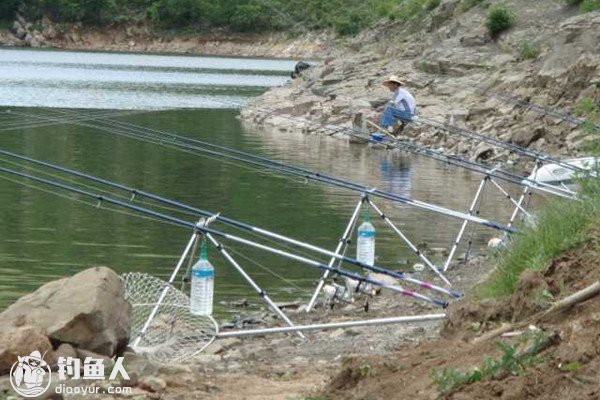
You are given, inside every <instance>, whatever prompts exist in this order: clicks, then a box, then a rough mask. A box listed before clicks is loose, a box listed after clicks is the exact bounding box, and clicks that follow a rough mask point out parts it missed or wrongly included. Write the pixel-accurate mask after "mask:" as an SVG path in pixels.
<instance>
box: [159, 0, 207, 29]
mask: <svg viewBox="0 0 600 400" xmlns="http://www.w3.org/2000/svg"><path fill="white" fill-rule="evenodd" d="M148 14H149V16H150V19H151V20H152V21H153V22H154V23H156V24H158V25H160V26H162V27H165V28H181V27H187V26H190V25H192V24H195V23H199V19H200V16H201V13H200V7H199V3H198V2H197V1H195V0H158V1H155V2H154V3H153V4H152V6H150V8H149V10H148Z"/></svg>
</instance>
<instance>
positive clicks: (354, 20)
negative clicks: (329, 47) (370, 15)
mask: <svg viewBox="0 0 600 400" xmlns="http://www.w3.org/2000/svg"><path fill="white" fill-rule="evenodd" d="M366 25H367V23H366V21H365V19H364V18H363V17H362V16H361V15H360V14H359V13H358V12H352V13H350V15H348V16H344V17H339V18H338V19H336V20H334V22H333V29H334V30H335V32H336V33H337V34H338V35H340V36H352V35H356V34H357V33H358V32H360V31H361V30H362V29H363V28H365V27H366Z"/></svg>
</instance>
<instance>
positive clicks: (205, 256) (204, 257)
mask: <svg viewBox="0 0 600 400" xmlns="http://www.w3.org/2000/svg"><path fill="white" fill-rule="evenodd" d="M207 247H208V246H206V239H202V244H201V245H200V259H201V260H207V259H208V249H207Z"/></svg>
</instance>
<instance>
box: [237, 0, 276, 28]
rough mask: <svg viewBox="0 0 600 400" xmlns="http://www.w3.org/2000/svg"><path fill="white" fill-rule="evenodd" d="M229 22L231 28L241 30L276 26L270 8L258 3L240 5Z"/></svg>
mask: <svg viewBox="0 0 600 400" xmlns="http://www.w3.org/2000/svg"><path fill="white" fill-rule="evenodd" d="M229 22H230V25H231V28H232V29H233V30H236V31H239V32H260V31H266V30H270V29H272V28H273V27H274V26H275V21H274V19H273V16H272V15H271V13H270V10H269V9H265V7H264V6H262V5H260V4H258V3H251V4H244V5H241V6H238V7H237V8H236V10H235V12H234V14H233V15H232V16H231V19H230V21H229Z"/></svg>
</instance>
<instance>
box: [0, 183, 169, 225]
mask: <svg viewBox="0 0 600 400" xmlns="http://www.w3.org/2000/svg"><path fill="white" fill-rule="evenodd" d="M0 178H1V179H4V180H6V181H9V182H13V183H15V184H17V185H21V186H24V187H28V188H30V189H36V190H39V191H41V192H44V193H47V194H52V195H56V196H58V197H61V198H63V199H66V200H72V201H75V202H78V203H82V204H85V205H87V206H90V207H93V208H96V209H101V210H106V211H111V212H115V213H117V214H122V215H126V216H129V217H135V218H139V219H144V220H148V221H154V222H160V223H162V224H166V225H172V226H177V227H179V225H178V224H175V223H173V222H170V221H165V220H162V219H159V218H153V217H150V216H146V215H140V214H135V213H131V212H128V211H125V210H119V209H117V208H111V207H107V206H104V205H102V204H100V205H99V204H98V203H92V202H89V201H85V200H82V199H79V198H77V197H74V196H69V195H66V194H63V193H60V192H58V191H53V190H51V189H45V188H42V187H39V186H36V185H32V184H29V183H25V182H23V181H19V180H16V179H11V178H9V177H7V176H4V175H0Z"/></svg>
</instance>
